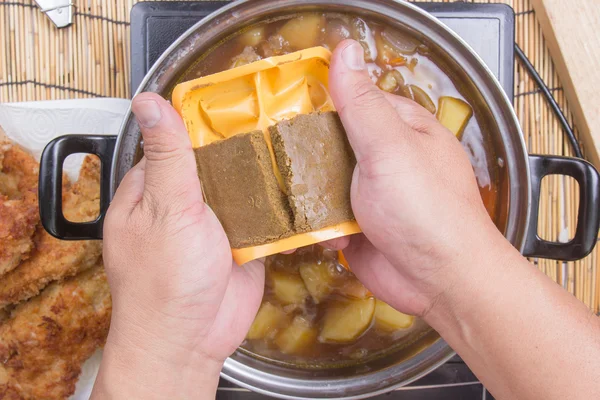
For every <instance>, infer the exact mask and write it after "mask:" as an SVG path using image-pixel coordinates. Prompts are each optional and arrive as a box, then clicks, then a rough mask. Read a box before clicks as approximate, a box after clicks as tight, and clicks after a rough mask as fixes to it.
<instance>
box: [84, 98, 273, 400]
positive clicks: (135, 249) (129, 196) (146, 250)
mask: <svg viewBox="0 0 600 400" xmlns="http://www.w3.org/2000/svg"><path fill="white" fill-rule="evenodd" d="M132 110H133V112H134V114H135V115H136V117H137V119H138V122H139V124H140V128H141V130H142V135H143V138H144V158H143V159H142V161H141V162H140V163H139V164H137V165H136V166H135V167H134V168H133V169H131V171H129V172H128V173H127V175H126V176H125V178H124V179H123V182H122V183H121V184H120V186H119V188H118V190H117V192H116V194H115V197H114V199H113V201H112V203H111V206H110V208H109V210H108V213H107V216H106V220H105V224H104V263H105V268H106V271H107V275H108V279H109V284H110V288H111V293H112V299H113V314H112V320H111V326H110V332H109V335H108V339H107V344H106V347H105V352H104V359H103V362H102V368H101V372H100V375H99V378H98V381H97V384H96V388H95V389H94V393H95V394H99V393H103V394H106V393H108V392H106V391H107V390H108V391H116V392H117V393H119V394H120V395H123V394H124V393H123V392H124V391H125V390H124V388H123V387H122V386H121V387H120V386H119V385H115V381H118V382H121V383H123V382H125V381H127V380H128V378H129V379H130V380H132V381H133V382H129V385H130V386H131V384H132V383H133V386H135V387H134V388H132V390H134V393H135V397H138V398H139V397H141V396H142V393H144V398H152V397H159V398H183V397H186V393H190V392H188V389H189V390H190V391H191V393H194V394H195V395H194V396H192V397H197V396H198V394H199V391H200V390H201V389H204V390H207V392H206V393H207V395H208V396H210V397H213V396H214V390H216V386H217V383H218V377H219V372H220V370H221V366H222V364H223V362H224V360H225V358H227V357H228V356H229V355H231V353H233V352H234V351H235V349H236V348H237V347H238V346H239V344H240V343H241V342H242V341H243V339H244V337H245V335H246V333H247V331H248V329H249V327H250V324H251V323H252V320H253V318H254V316H255V315H256V311H257V310H258V307H259V305H260V301H261V298H262V293H263V286H264V266H263V265H262V264H261V263H260V262H258V261H254V262H251V263H248V264H245V265H244V267H243V268H242V267H238V266H237V265H235V264H234V263H233V261H232V258H231V250H230V247H229V242H228V240H227V237H226V235H225V232H224V231H223V228H222V227H221V224H220V223H219V221H218V220H217V218H216V216H215V215H214V213H213V212H212V210H211V209H210V208H209V207H208V206H207V205H206V204H205V203H204V201H203V198H202V192H201V188H200V182H199V180H198V176H197V173H196V161H195V158H194V154H193V151H192V147H191V143H190V140H189V138H188V135H187V132H186V129H185V126H184V125H183V121H182V120H181V118H180V117H179V115H178V114H177V112H176V111H175V110H174V109H173V108H172V107H171V106H170V105H169V104H168V103H167V102H166V101H165V100H164V99H162V98H161V97H160V96H158V95H156V94H152V93H143V94H141V95H139V96H136V98H135V99H134V100H133V103H132ZM128 371H135V373H134V376H129V375H128ZM190 386H191V387H190ZM135 390H137V392H135ZM211 392H212V393H211Z"/></svg>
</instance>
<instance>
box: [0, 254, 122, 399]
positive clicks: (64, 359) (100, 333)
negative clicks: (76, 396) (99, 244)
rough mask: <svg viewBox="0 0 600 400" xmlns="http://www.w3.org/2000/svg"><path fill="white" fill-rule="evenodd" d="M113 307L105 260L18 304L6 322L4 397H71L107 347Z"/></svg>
mask: <svg viewBox="0 0 600 400" xmlns="http://www.w3.org/2000/svg"><path fill="white" fill-rule="evenodd" d="M111 311H112V303H111V298H110V292H109V288H108V283H107V281H106V275H105V273H104V268H103V267H102V263H101V260H99V261H98V263H97V264H96V265H95V266H94V267H92V268H90V269H88V270H87V271H84V272H82V273H80V274H79V275H77V276H75V277H71V278H68V279H65V280H64V281H61V282H54V283H52V284H51V285H49V286H48V287H46V288H45V289H44V290H43V291H42V292H41V293H40V294H39V295H38V296H36V297H34V298H31V299H29V300H28V301H26V302H24V303H22V304H20V305H18V306H17V307H16V308H15V309H14V310H12V312H11V313H10V316H9V317H8V318H7V319H6V320H4V322H1V323H0V398H1V399H7V400H8V399H46V400H54V399H67V398H68V397H69V396H70V395H72V394H73V393H74V391H75V384H76V383H77V379H78V378H79V375H80V373H81V365H82V364H83V363H84V362H85V360H87V359H88V358H89V357H90V356H91V355H92V354H93V353H94V351H95V350H96V349H97V348H98V347H101V346H103V345H104V342H105V340H106V335H107V334H108V328H109V325H110V316H111Z"/></svg>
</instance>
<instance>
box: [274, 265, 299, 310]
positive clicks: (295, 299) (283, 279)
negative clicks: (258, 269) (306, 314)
mask: <svg viewBox="0 0 600 400" xmlns="http://www.w3.org/2000/svg"><path fill="white" fill-rule="evenodd" d="M269 278H270V280H271V287H272V288H273V292H274V294H275V297H277V299H278V300H279V301H280V302H281V303H282V304H302V303H304V300H305V299H306V298H307V297H308V296H309V293H308V290H306V287H305V286H304V282H303V281H302V278H300V277H299V276H298V275H294V274H286V273H282V272H276V271H274V272H271V273H270V274H269Z"/></svg>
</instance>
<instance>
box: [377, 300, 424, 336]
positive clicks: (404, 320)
mask: <svg viewBox="0 0 600 400" xmlns="http://www.w3.org/2000/svg"><path fill="white" fill-rule="evenodd" d="M414 319H415V317H413V316H412V315H406V314H403V313H401V312H400V311H397V310H395V309H393V308H392V307H391V306H390V305H389V304H387V303H384V302H383V301H381V300H376V301H375V323H376V324H377V327H378V328H381V329H383V330H386V331H395V330H397V329H406V328H408V327H410V326H411V325H412V324H413V320H414Z"/></svg>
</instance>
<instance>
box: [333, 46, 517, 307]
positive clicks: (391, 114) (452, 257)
mask: <svg viewBox="0 0 600 400" xmlns="http://www.w3.org/2000/svg"><path fill="white" fill-rule="evenodd" d="M329 76H330V78H329V87H330V92H331V96H332V99H333V102H334V104H335V106H336V109H337V111H338V113H339V115H340V117H341V120H342V122H343V124H344V127H345V129H346V132H347V134H348V139H349V141H350V144H351V145H352V148H353V149H354V152H355V154H356V158H357V166H356V169H355V171H354V176H353V181H352V190H351V198H352V209H353V211H354V215H355V217H356V220H357V221H358V223H359V225H360V227H361V228H362V231H363V233H364V235H355V236H352V237H351V238H350V245H349V246H348V247H347V248H346V249H345V250H344V255H345V257H346V258H347V260H348V262H349V264H350V267H351V269H352V271H353V272H354V273H355V274H356V275H357V277H358V278H359V279H360V280H361V281H362V282H363V283H364V284H365V285H366V286H367V287H368V288H369V289H370V290H371V291H372V292H373V293H374V294H375V295H376V296H377V297H379V298H381V299H382V300H384V301H386V302H388V303H390V304H391V305H392V306H394V307H395V308H397V309H398V310H400V311H403V312H406V313H409V314H413V315H419V316H424V315H426V314H427V312H428V311H429V310H430V309H431V308H432V307H433V306H434V304H435V303H436V301H439V300H440V299H441V297H442V295H443V294H444V293H445V292H446V291H448V290H449V288H450V287H452V286H456V285H457V284H458V282H457V280H456V279H455V278H456V277H457V276H458V275H457V273H456V272H457V270H458V269H462V270H465V269H467V268H469V267H470V266H471V265H473V264H475V263H473V260H476V259H477V256H478V255H481V256H482V258H483V255H487V256H492V253H493V252H494V250H493V248H494V244H495V243H499V242H500V241H502V245H498V246H497V247H498V248H505V246H506V243H508V242H506V241H505V240H504V238H503V237H502V235H501V234H499V232H498V230H497V229H496V227H495V226H494V224H493V223H492V221H491V219H490V217H489V216H488V214H487V211H486V209H485V207H484V205H483V202H482V200H481V197H480V194H479V191H478V188H477V184H476V180H475V175H474V172H473V169H472V167H471V164H470V162H469V160H468V158H467V154H466V152H465V151H464V149H463V148H462V146H461V144H460V142H459V141H458V140H457V139H456V138H455V137H454V135H453V134H452V133H451V132H450V131H448V130H447V129H446V128H444V127H443V126H442V125H441V124H440V123H439V122H438V121H437V120H436V118H435V116H433V115H432V114H431V113H430V112H428V111H427V110H425V109H424V108H422V107H421V106H419V105H418V104H417V103H415V102H413V101H412V100H409V99H406V98H403V97H399V96H395V95H391V94H389V93H386V92H383V91H381V90H379V88H378V87H377V86H376V85H375V84H374V83H373V82H372V81H371V79H370V78H369V75H368V73H367V71H366V69H365V65H364V61H363V50H362V47H361V46H360V45H359V44H358V43H356V42H354V41H351V40H346V41H344V42H342V43H341V44H340V45H338V47H337V49H336V50H335V52H334V54H333V56H332V62H331V69H330V75H329ZM342 242H343V241H342ZM345 245H347V243H340V241H338V242H337V243H336V244H335V246H333V247H337V248H340V247H344V246H345Z"/></svg>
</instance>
